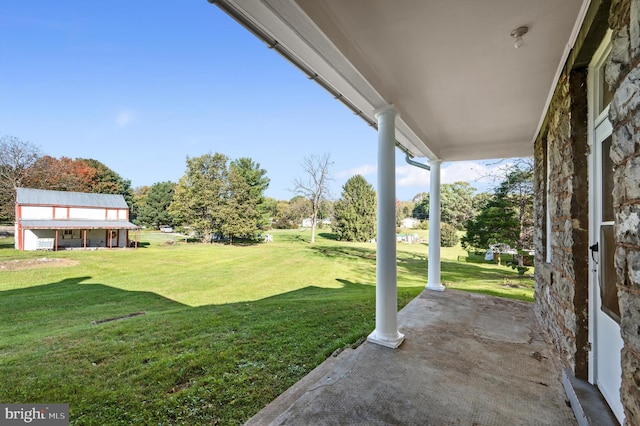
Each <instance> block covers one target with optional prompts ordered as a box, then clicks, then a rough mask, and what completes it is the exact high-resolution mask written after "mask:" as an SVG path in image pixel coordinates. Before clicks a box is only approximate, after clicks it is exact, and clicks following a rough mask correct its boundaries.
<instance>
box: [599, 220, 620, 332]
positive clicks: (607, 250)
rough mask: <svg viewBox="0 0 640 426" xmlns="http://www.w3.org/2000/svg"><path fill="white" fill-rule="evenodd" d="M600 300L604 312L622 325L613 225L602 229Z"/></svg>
mask: <svg viewBox="0 0 640 426" xmlns="http://www.w3.org/2000/svg"><path fill="white" fill-rule="evenodd" d="M600 245H601V247H600V253H601V254H600V265H599V266H600V277H599V278H600V299H601V301H602V306H601V309H602V311H603V312H604V313H605V314H607V315H609V316H610V317H611V319H613V320H614V321H615V322H617V323H620V305H619V304H618V289H617V287H616V282H617V278H616V268H615V264H614V256H615V251H616V241H615V238H614V236H613V224H606V225H604V224H603V225H602V226H601V227H600Z"/></svg>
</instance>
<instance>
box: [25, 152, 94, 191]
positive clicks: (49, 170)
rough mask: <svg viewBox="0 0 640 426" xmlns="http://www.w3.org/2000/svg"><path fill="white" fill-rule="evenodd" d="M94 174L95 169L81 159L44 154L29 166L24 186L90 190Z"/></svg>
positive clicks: (62, 189) (60, 189) (57, 189)
mask: <svg viewBox="0 0 640 426" xmlns="http://www.w3.org/2000/svg"><path fill="white" fill-rule="evenodd" d="M96 174H97V170H96V169H94V168H93V167H91V166H89V165H88V164H87V163H86V162H85V161H83V160H78V159H76V160H73V159H71V158H69V157H61V158H60V159H57V158H55V157H51V156H49V155H45V156H43V157H40V158H38V160H37V161H36V162H35V163H34V164H33V166H31V173H30V174H29V178H28V179H27V181H26V184H25V186H27V187H29V188H36V189H50V190H54V191H75V192H92V191H91V190H92V184H93V181H94V179H95V178H96Z"/></svg>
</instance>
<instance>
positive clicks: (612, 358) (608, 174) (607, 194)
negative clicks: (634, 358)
mask: <svg viewBox="0 0 640 426" xmlns="http://www.w3.org/2000/svg"><path fill="white" fill-rule="evenodd" d="M611 133H612V129H611V123H610V122H609V120H608V118H607V117H606V111H605V112H604V113H603V115H601V117H600V120H599V122H597V127H596V128H595V134H594V136H595V137H594V145H593V150H592V154H591V156H592V161H591V167H592V176H593V178H594V182H593V184H594V188H593V189H594V191H593V192H592V198H593V199H592V204H591V212H590V214H591V220H592V225H593V226H592V228H591V229H592V241H593V242H594V243H593V244H594V245H592V246H591V265H592V276H591V280H590V281H591V286H592V288H591V292H590V293H591V295H592V297H591V299H590V300H591V314H592V315H593V316H594V322H595V324H594V325H595V333H594V338H595V339H594V342H593V345H594V348H593V349H594V351H595V353H594V358H595V359H594V371H593V378H594V383H595V384H596V385H597V386H598V389H599V390H600V392H601V393H602V395H603V396H604V398H605V399H606V400H607V402H608V404H609V406H610V407H611V410H612V411H613V413H614V414H615V416H616V417H617V418H618V421H620V423H623V422H624V409H623V407H622V402H621V400H620V385H621V383H622V367H621V359H620V351H621V350H622V346H623V341H622V337H621V335H620V309H619V305H618V291H617V287H616V283H617V278H616V270H615V265H614V254H615V250H616V245H615V238H614V214H613V196H612V191H613V162H612V161H611V158H610V157H609V149H610V148H611ZM596 244H597V246H595V245H596Z"/></svg>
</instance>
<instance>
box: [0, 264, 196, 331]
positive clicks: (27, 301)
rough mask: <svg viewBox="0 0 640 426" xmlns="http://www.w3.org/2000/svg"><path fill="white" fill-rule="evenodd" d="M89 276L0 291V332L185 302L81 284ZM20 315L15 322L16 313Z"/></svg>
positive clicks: (57, 325) (78, 322) (69, 324)
mask: <svg viewBox="0 0 640 426" xmlns="http://www.w3.org/2000/svg"><path fill="white" fill-rule="evenodd" d="M90 278H91V277H86V276H83V277H74V278H67V279H64V280H62V281H59V282H55V283H51V284H44V285H38V286H33V287H26V288H20V289H12V290H5V291H0V330H1V329H2V328H3V325H6V324H12V323H13V325H12V326H11V327H10V329H9V330H5V332H3V333H0V335H2V336H5V337H8V336H9V335H24V334H28V333H30V332H32V331H38V330H37V329H38V328H42V329H43V330H40V331H39V332H45V330H44V329H48V330H49V331H52V330H56V329H63V328H67V327H73V326H76V325H82V324H84V325H87V324H90V323H91V322H92V321H101V320H105V319H110V318H114V317H119V316H123V315H128V314H131V313H135V312H141V311H145V312H146V311H166V310H171V309H177V308H182V307H184V306H185V305H183V304H181V303H179V302H176V301H174V300H171V299H167V298H165V297H163V296H160V295H158V294H156V293H151V292H141V291H128V290H121V289H117V288H113V287H110V286H107V285H103V284H93V283H92V284H84V282H85V281H87V280H89V279H90ZM16 315H18V316H19V317H20V321H19V322H17V323H16V322H15V317H16Z"/></svg>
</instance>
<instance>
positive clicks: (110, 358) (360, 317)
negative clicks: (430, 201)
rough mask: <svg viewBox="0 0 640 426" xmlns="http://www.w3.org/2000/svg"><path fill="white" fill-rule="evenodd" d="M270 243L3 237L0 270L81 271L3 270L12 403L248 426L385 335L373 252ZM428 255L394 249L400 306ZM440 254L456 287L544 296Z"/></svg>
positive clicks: (1, 311)
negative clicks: (92, 245) (378, 317)
mask: <svg viewBox="0 0 640 426" xmlns="http://www.w3.org/2000/svg"><path fill="white" fill-rule="evenodd" d="M271 233H272V234H273V235H274V242H273V243H265V244H256V245H245V246H228V245H201V244H185V243H175V238H174V237H172V236H168V235H162V234H157V233H148V234H143V235H142V240H143V241H144V242H145V244H144V245H143V247H142V248H139V249H137V250H113V251H108V250H101V251H66V252H64V251H62V252H57V253H52V252H47V253H43V252H37V253H34V252H17V251H15V250H13V248H12V247H13V244H12V240H10V239H0V263H2V262H6V261H14V260H18V261H19V260H28V259H31V260H34V259H41V258H43V257H46V258H49V259H57V258H60V259H65V260H67V261H74V264H73V265H71V266H64V267H51V266H50V265H51V264H53V262H44V263H43V265H44V266H42V267H39V268H34V269H24V270H6V269H0V292H1V293H0V377H2V380H1V381H0V401H3V402H16V403H27V402H31V403H36V402H42V403H45V402H48V403H56V402H58V403H63V402H66V403H70V406H71V419H72V423H73V424H96V425H102V424H166V425H169V424H188V425H193V424H216V423H218V424H241V423H243V422H244V421H246V420H247V419H248V418H249V417H251V416H252V415H253V414H255V413H256V412H257V411H258V410H260V409H261V408H262V407H263V406H264V405H266V404H267V403H268V402H269V401H271V400H272V399H274V398H275V397H276V396H277V395H279V394H280V393H281V392H282V391H284V390H285V389H286V388H288V387H289V386H291V385H292V384H293V383H295V382H296V381H297V380H299V379H300V378H302V377H303V376H304V375H305V374H306V373H308V372H309V371H310V370H311V369H313V368H314V367H315V366H316V365H318V364H319V363H320V362H322V361H323V360H324V359H325V358H326V357H328V356H330V355H331V354H332V353H333V352H334V351H336V350H337V349H340V348H343V347H345V346H347V345H351V344H354V343H355V342H357V341H359V340H360V339H362V338H363V337H366V335H367V334H368V333H370V332H371V331H372V329H373V328H374V318H375V312H374V311H375V245H374V244H353V243H341V242H338V241H335V240H333V239H332V235H331V234H329V233H327V232H326V231H322V230H320V231H319V236H318V238H317V243H316V244H314V245H311V244H309V236H310V235H309V232H308V231H271ZM167 240H168V242H167ZM427 252H428V247H427V246H426V245H425V244H411V245H409V244H400V243H399V244H398V256H397V257H398V305H399V307H401V306H404V305H405V304H406V303H408V302H409V301H410V300H411V299H412V298H414V297H415V296H416V295H417V294H419V293H420V292H421V291H422V289H423V288H424V285H425V283H426V277H427V267H426V256H427ZM442 257H443V263H442V281H443V282H444V283H445V284H446V285H447V286H448V287H450V288H459V289H464V290H469V291H480V292H485V293H489V294H495V295H502V296H506V297H514V298H518V299H522V300H531V299H532V295H533V281H532V280H531V279H530V278H524V279H522V278H519V277H518V276H517V273H516V272H515V271H512V270H511V269H510V268H506V267H498V266H495V265H490V264H486V263H484V262H482V261H481V260H477V259H475V260H477V261H469V262H468V261H465V260H464V258H465V257H466V252H464V251H462V250H461V249H460V248H459V247H457V248H452V249H447V248H443V249H442ZM459 259H460V260H459ZM139 312H145V314H144V315H138V316H135V317H131V318H127V319H120V320H116V321H108V322H99V321H101V320H104V319H110V318H115V317H120V316H125V315H128V314H132V313H139ZM92 322H98V323H97V324H92Z"/></svg>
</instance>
